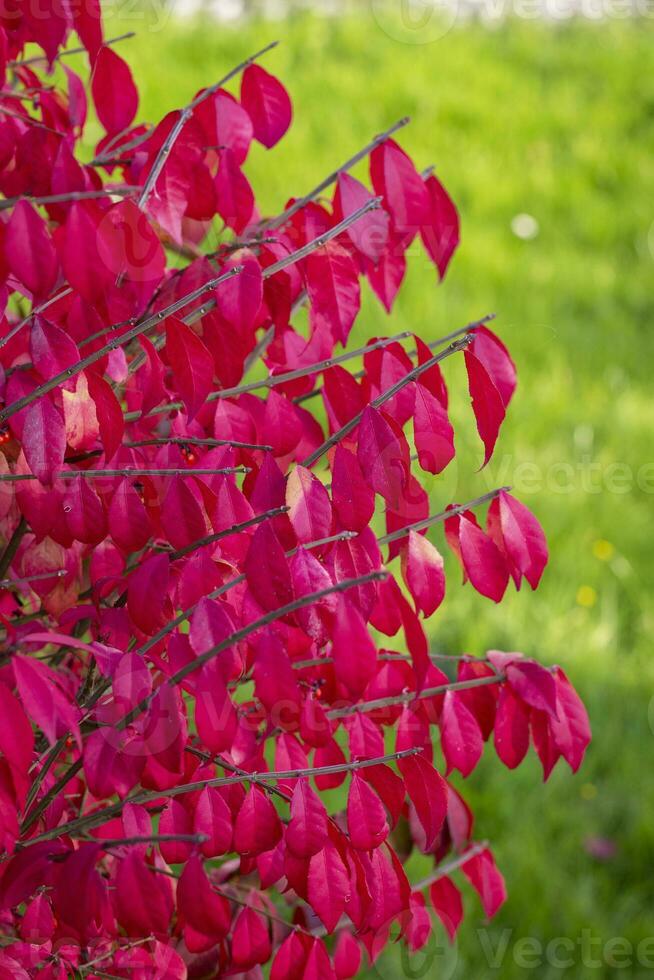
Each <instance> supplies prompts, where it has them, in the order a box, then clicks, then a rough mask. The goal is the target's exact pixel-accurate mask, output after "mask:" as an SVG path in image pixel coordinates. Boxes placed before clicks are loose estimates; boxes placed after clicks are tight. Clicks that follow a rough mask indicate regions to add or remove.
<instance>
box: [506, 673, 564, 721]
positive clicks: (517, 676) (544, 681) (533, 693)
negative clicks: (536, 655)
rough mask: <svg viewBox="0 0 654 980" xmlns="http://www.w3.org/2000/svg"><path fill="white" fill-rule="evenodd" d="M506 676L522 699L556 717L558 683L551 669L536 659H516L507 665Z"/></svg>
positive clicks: (532, 706)
mask: <svg viewBox="0 0 654 980" xmlns="http://www.w3.org/2000/svg"><path fill="white" fill-rule="evenodd" d="M506 677H507V680H508V682H509V684H510V685H511V687H512V688H513V691H514V693H515V694H517V696H518V697H519V698H521V700H522V701H524V702H525V703H526V704H528V705H529V706H530V707H531V708H536V709H537V710H538V711H545V712H546V713H547V714H549V715H550V717H552V718H556V684H555V681H554V677H553V676H552V674H551V673H550V672H549V670H546V669H545V667H542V666H541V665H540V664H538V663H536V662H535V661H534V660H522V659H516V660H514V661H512V662H511V663H509V664H508V665H507V668H506Z"/></svg>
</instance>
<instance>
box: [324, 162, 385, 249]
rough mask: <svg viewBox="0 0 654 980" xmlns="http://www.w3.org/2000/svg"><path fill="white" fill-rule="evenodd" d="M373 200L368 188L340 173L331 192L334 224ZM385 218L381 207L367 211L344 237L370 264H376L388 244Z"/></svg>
mask: <svg viewBox="0 0 654 980" xmlns="http://www.w3.org/2000/svg"><path fill="white" fill-rule="evenodd" d="M371 198H372V194H371V193H370V191H369V190H368V188H367V187H364V186H363V184H362V183H361V182H360V181H358V180H357V179H356V177H353V176H352V175H351V174H348V173H347V172H346V171H342V172H341V173H339V175H338V178H337V181H336V190H335V191H334V202H333V212H334V221H336V222H340V221H342V220H343V218H347V217H349V216H350V215H351V214H353V213H354V212H355V211H356V210H358V208H361V207H363V206H364V205H365V204H367V203H368V201H369V200H370V199H371ZM388 224H389V221H388V215H387V214H386V212H385V211H383V210H382V209H381V208H377V209H376V210H372V211H368V212H367V213H366V214H364V215H362V217H360V218H359V219H358V221H355V222H354V224H353V225H350V227H349V228H348V229H347V236H348V238H349V239H350V241H351V242H352V244H353V245H354V247H355V248H356V249H357V250H358V251H359V252H362V253H363V255H365V256H366V258H368V259H370V261H371V262H373V263H377V262H378V261H379V259H380V258H381V256H382V254H383V252H384V250H385V248H386V245H387V243H388Z"/></svg>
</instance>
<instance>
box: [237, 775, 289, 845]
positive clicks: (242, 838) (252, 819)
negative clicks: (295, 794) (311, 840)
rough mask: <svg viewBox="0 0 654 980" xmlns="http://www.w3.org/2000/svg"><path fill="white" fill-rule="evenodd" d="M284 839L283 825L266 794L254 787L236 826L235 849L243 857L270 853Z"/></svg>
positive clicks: (241, 810)
mask: <svg viewBox="0 0 654 980" xmlns="http://www.w3.org/2000/svg"><path fill="white" fill-rule="evenodd" d="M281 837H282V825H281V822H280V819H279V817H278V816H277V811H276V810H275V807H274V806H273V805H272V803H271V802H270V799H269V798H268V796H267V795H266V793H265V792H264V791H263V790H262V789H259V787H258V786H253V787H252V789H251V790H250V791H249V792H248V793H247V794H246V796H245V799H244V800H243V803H242V804H241V808H240V810H239V811H238V815H237V817H236V823H235V824H234V849H235V850H236V851H237V852H238V853H239V854H243V855H254V854H261V853H263V851H270V850H272V848H273V847H274V846H275V844H277V842H278V841H279V840H281Z"/></svg>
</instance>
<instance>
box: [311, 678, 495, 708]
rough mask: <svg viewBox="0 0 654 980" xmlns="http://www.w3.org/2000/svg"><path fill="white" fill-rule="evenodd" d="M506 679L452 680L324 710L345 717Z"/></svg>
mask: <svg viewBox="0 0 654 980" xmlns="http://www.w3.org/2000/svg"><path fill="white" fill-rule="evenodd" d="M505 680H506V677H505V676H504V674H495V676H494V677H490V676H488V677H473V678H471V679H470V680H467V681H453V682H452V683H451V684H441V685H439V686H438V687H426V688H424V689H423V690H422V691H406V692H404V693H403V694H392V695H389V697H387V698H375V700H374V701H360V702H359V703H358V704H348V705H345V707H343V708H332V709H331V710H330V711H328V712H326V714H327V717H328V718H347V717H348V715H356V714H360V713H366V712H368V711H377V710H378V709H379V708H390V707H393V705H397V704H411V702H412V701H421V700H422V699H423V698H435V697H438V695H440V694H447V692H448V691H467V690H469V689H470V688H473V687H484V686H485V685H486V684H501V683H502V682H503V681H505Z"/></svg>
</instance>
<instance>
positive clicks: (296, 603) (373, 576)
mask: <svg viewBox="0 0 654 980" xmlns="http://www.w3.org/2000/svg"><path fill="white" fill-rule="evenodd" d="M387 575H388V572H385V571H375V572H368V574H367V575H359V576H357V577H356V578H348V579H343V580H342V581H340V582H335V583H334V584H333V585H330V586H328V587H327V588H324V589H319V590H318V591H317V592H310V593H309V594H308V595H304V596H299V597H298V598H297V599H293V601H292V602H287V603H286V604H285V605H283V606H280V607H279V608H278V609H272V610H271V611H270V612H267V613H265V615H263V616H260V617H259V619H255V620H254V621H253V622H252V623H248V624H247V626H243V627H241V629H238V630H234V632H233V633H232V634H231V635H230V636H228V637H226V638H225V639H224V640H222V641H221V642H220V643H216V644H215V645H214V646H212V647H209V649H208V650H205V651H204V653H201V654H199V656H197V657H195V658H194V659H193V660H190V661H188V663H185V664H183V666H182V667H180V668H179V670H177V671H175V673H174V674H171V675H170V677H167V678H166V681H165V683H166V684H168V685H170V686H171V687H176V686H177V685H178V684H180V683H181V681H183V680H184V679H185V678H186V677H188V675H189V674H192V673H195V671H196V670H199V669H200V667H204V665H205V664H207V663H209V661H211V660H213V659H214V658H215V657H217V656H218V655H219V654H221V653H223V651H224V650H228V649H229V648H230V647H233V646H236V645H237V644H238V643H241V642H242V641H243V640H246V639H247V638H248V636H250V634H252V633H256V631H257V630H260V629H263V627H264V626H268V625H270V623H275V622H276V621H277V620H278V619H283V618H284V616H289V615H290V614H291V613H294V612H297V611H298V609H304V607H305V606H311V605H313V604H314V603H315V602H320V600H321V599H325V598H326V597H327V596H329V595H335V594H337V593H339V592H346V591H347V590H348V589H354V588H356V587H357V586H359V585H367V583H368V582H381V581H382V580H383V579H385V578H386V577H387ZM156 694H157V692H156V690H154V691H152V692H151V693H150V694H149V695H148V696H147V697H145V698H143V699H142V700H141V701H139V703H138V704H137V705H135V706H134V708H132V710H131V711H130V712H128V714H127V715H125V717H124V718H122V719H121V721H120V722H118V724H117V725H116V726H115V727H116V729H117V730H118V731H122V730H123V729H124V728H126V727H127V726H128V725H131V723H132V722H133V721H134V719H135V718H138V716H139V715H140V714H142V713H143V712H144V711H146V710H147V708H148V707H149V705H150V704H151V702H152V701H153V700H154V698H155V697H156Z"/></svg>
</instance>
